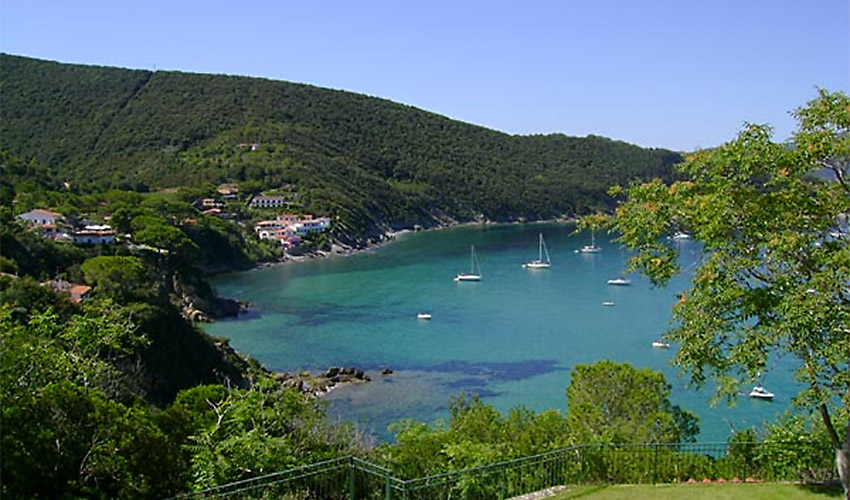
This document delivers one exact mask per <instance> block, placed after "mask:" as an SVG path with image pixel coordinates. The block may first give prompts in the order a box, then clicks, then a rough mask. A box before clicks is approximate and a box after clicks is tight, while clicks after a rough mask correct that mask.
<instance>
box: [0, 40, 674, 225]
mask: <svg viewBox="0 0 850 500" xmlns="http://www.w3.org/2000/svg"><path fill="white" fill-rule="evenodd" d="M0 93H2V120H0V134H2V139H3V140H2V149H3V152H4V153H5V154H7V155H13V156H16V157H19V158H21V159H23V160H25V161H35V163H37V164H40V165H41V166H42V167H44V168H46V171H47V172H49V173H50V175H51V176H52V177H53V178H54V180H56V181H62V182H69V183H70V184H71V185H72V186H74V189H77V190H81V191H89V190H91V189H93V187H95V186H96V187H97V188H104V187H116V188H124V189H134V190H138V191H146V190H155V189H160V188H165V187H174V186H181V185H198V184H199V183H201V182H210V183H214V184H217V183H222V182H241V183H245V184H246V185H248V186H252V187H254V188H255V189H257V190H260V189H264V190H268V189H275V188H281V187H283V186H285V187H287V188H288V189H291V190H295V191H297V192H298V193H299V196H300V198H301V201H302V203H303V204H304V206H305V207H307V208H309V209H311V210H313V211H316V212H319V213H322V214H324V215H330V216H338V217H339V220H340V221H341V224H340V225H339V226H340V227H338V228H337V231H341V232H342V233H346V234H347V235H348V236H353V235H358V234H359V235H363V234H367V233H370V232H373V233H374V231H375V230H380V229H383V228H387V227H402V226H409V225H411V224H413V223H421V224H425V225H430V224H433V223H435V222H437V221H445V220H452V219H454V220H469V219H474V218H484V219H491V220H510V219H518V218H523V217H524V218H530V219H538V218H549V217H554V216H561V215H572V214H575V213H585V212H588V211H592V210H597V209H600V208H604V207H606V206H609V205H610V203H611V200H610V199H608V197H607V195H606V194H605V192H606V190H607V188H608V187H609V186H611V185H612V184H615V183H624V182H626V181H628V180H629V179H632V178H635V177H640V178H648V177H656V176H662V177H667V176H669V175H670V172H671V165H672V164H674V163H676V162H678V161H679V160H680V159H681V158H680V156H679V155H678V154H677V153H674V152H671V151H667V150H661V149H644V148H640V147H638V146H634V145H630V144H626V143H623V142H618V141H613V140H610V139H606V138H602V137H596V136H589V137H586V138H575V137H567V136H564V135H546V136H513V135H509V134H505V133H501V132H497V131H493V130H489V129H486V128H483V127H478V126H474V125H470V124H466V123H462V122H459V121H455V120H451V119H448V118H446V117H443V116H439V115H436V114H434V113H429V112H427V111H423V110H420V109H416V108H413V107H410V106H405V105H401V104H397V103H393V102H390V101H387V100H383V99H379V98H374V97H367V96H364V95H359V94H354V93H350V92H343V91H336V90H329V89H323V88H318V87H313V86H309V85H302V84H293V83H287V82H282V81H271V80H265V79H258V78H248V77H234V76H223V75H203V74H189V73H180V72H173V71H156V72H152V71H142V70H126V69H117V68H106V67H94V66H81V65H71V64H61V63H55V62H47V61H42V60H36V59H30V58H24V57H19V56H12V55H6V54H4V55H2V59H0ZM246 145H247V146H246ZM251 145H256V146H254V147H251ZM339 236H344V234H340V235H339Z"/></svg>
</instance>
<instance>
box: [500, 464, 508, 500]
mask: <svg viewBox="0 0 850 500" xmlns="http://www.w3.org/2000/svg"><path fill="white" fill-rule="evenodd" d="M500 498H501V499H502V500H505V499H506V498H508V471H507V470H506V469H505V467H504V466H503V467H502V496H501V497H500Z"/></svg>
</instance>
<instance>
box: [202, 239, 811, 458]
mask: <svg viewBox="0 0 850 500" xmlns="http://www.w3.org/2000/svg"><path fill="white" fill-rule="evenodd" d="M573 229H574V227H573V226H572V225H568V224H529V225H488V226H466V227H458V228H453V229H447V230H441V231H428V232H419V233H408V234H404V235H401V236H400V237H399V238H398V239H397V241H396V242H394V243H392V244H389V245H386V246H383V247H381V248H377V249H373V250H370V251H367V252H363V253H360V254H357V255H352V256H340V257H332V258H328V259H323V260H313V261H308V262H301V263H291V264H285V265H281V266H276V267H270V268H262V269H255V270H252V271H248V272H244V273H235V274H229V275H224V276H219V277H216V279H215V280H213V284H214V286H215V287H216V289H217V291H218V292H219V293H220V294H221V295H223V296H226V297H230V298H235V299H239V300H245V301H248V302H250V303H251V304H253V305H254V310H253V311H252V312H251V313H249V314H247V315H243V316H241V317H240V318H239V319H234V320H225V321H219V322H216V323H213V324H210V325H208V326H207V328H206V329H207V331H208V332H209V333H211V334H213V335H217V336H221V337H226V338H229V339H230V343H231V345H232V346H233V347H234V348H235V349H237V350H238V351H240V352H243V353H245V354H248V355H250V356H252V357H254V358H256V359H258V360H259V361H260V362H262V363H263V364H264V365H265V366H267V367H268V368H270V369H272V370H279V371H297V370H302V369H306V370H312V371H323V370H325V369H327V368H328V367H330V366H356V367H359V368H361V369H365V370H367V372H368V373H369V374H370V375H371V376H372V378H373V381H372V382H370V383H368V384H363V385H357V386H349V387H344V388H340V389H337V390H335V391H333V392H331V393H330V394H328V395H327V396H325V399H326V400H327V401H328V402H329V410H330V412H331V414H332V415H333V416H334V418H337V419H340V420H353V421H355V422H357V423H358V425H360V426H361V427H362V428H364V429H365V430H366V431H368V432H372V433H374V434H376V435H378V436H379V437H380V438H383V439H386V438H387V437H388V436H389V434H388V433H387V430H386V428H387V425H388V424H389V423H391V422H394V421H397V420H399V419H402V418H412V419H416V420H422V421H433V420H435V419H437V418H444V417H445V416H446V415H447V407H448V401H449V399H450V398H451V397H452V396H455V395H457V394H458V393H459V392H460V391H465V392H466V393H468V394H471V393H477V394H479V395H480V396H482V397H483V398H484V400H485V401H486V402H487V403H490V404H492V405H494V406H495V407H496V408H497V409H499V410H500V411H503V412H506V411H508V410H509V409H510V408H512V407H514V406H518V405H522V406H525V407H527V408H530V409H532V410H535V411H543V410H548V409H552V408H555V409H559V410H561V411H562V412H563V411H566V387H567V385H568V384H569V375H570V370H571V369H572V367H573V366H575V365H576V364H578V363H592V362H594V361H598V360H602V359H611V360H615V361H628V362H630V363H632V364H633V365H635V366H637V367H649V368H652V369H655V370H659V371H661V372H663V373H664V374H665V376H666V377H667V380H668V382H669V383H671V384H672V386H673V390H672V395H671V399H672V401H673V403H674V404H678V405H680V406H682V407H683V408H685V409H688V410H690V411H692V412H694V413H696V414H697V415H698V416H699V417H700V426H701V435H700V438H699V439H700V440H701V441H724V440H725V439H726V438H727V437H728V436H729V434H730V429H732V428H735V429H741V428H744V427H747V426H753V425H758V424H759V423H761V422H762V421H764V420H772V419H774V418H775V417H776V415H777V414H779V413H781V412H783V411H784V410H786V409H788V408H790V397H791V395H792V394H794V393H796V387H797V386H796V384H795V383H794V382H793V379H792V376H791V369H792V367H791V365H790V362H785V363H782V362H780V363H779V364H778V365H777V367H776V368H775V369H774V370H773V371H771V372H770V373H767V374H765V376H764V379H763V383H764V385H765V386H766V387H767V388H768V389H770V390H772V391H773V392H775V393H776V394H777V397H776V398H775V399H774V400H773V401H761V400H752V399H750V398H747V397H741V398H739V399H738V404H737V406H735V407H733V408H728V407H726V406H725V405H724V404H721V405H718V406H717V407H710V406H709V399H710V398H711V395H712V394H711V390H710V389H709V388H705V389H702V390H696V389H693V388H689V387H688V383H687V379H685V378H680V377H679V376H678V371H677V369H676V368H675V367H672V366H671V365H670V364H669V360H670V359H671V357H672V355H673V353H674V351H675V348H676V346H675V345H673V346H672V347H671V349H669V350H665V349H656V348H653V347H652V345H651V344H652V341H653V340H655V339H657V338H658V337H659V336H660V335H661V333H663V332H664V331H665V330H666V329H667V328H668V326H669V322H670V318H671V313H670V309H671V307H672V305H673V304H674V303H675V301H676V293H677V292H678V291H681V290H683V289H685V287H686V285H687V280H688V279H689V273H685V275H683V276H681V277H677V278H676V280H674V281H673V282H672V283H671V284H670V285H669V286H668V287H666V288H664V289H658V288H653V287H651V286H650V284H649V281H648V280H647V279H646V278H644V277H642V276H638V275H632V276H629V278H630V279H631V280H632V285H631V286H627V287H615V286H610V285H607V284H606V280H608V279H609V278H611V277H615V276H618V275H620V274H621V273H622V270H623V268H624V267H625V261H626V259H627V258H628V254H626V253H625V252H623V251H621V250H619V249H618V248H617V247H616V244H614V243H611V242H610V241H609V240H608V239H607V237H605V236H600V235H597V238H596V242H597V244H598V245H600V246H602V247H603V250H602V252H600V253H597V254H581V253H576V252H575V250H576V249H578V248H580V247H581V246H582V245H585V244H588V243H589V242H590V241H589V240H590V235H589V234H580V235H575V234H573ZM541 232H542V233H543V235H544V237H545V241H546V245H547V247H548V249H549V253H550V255H551V258H552V267H551V268H549V269H542V270H532V269H524V268H523V267H522V264H523V263H524V262H527V261H529V260H532V259H535V258H536V257H537V251H538V246H537V241H538V234H539V233H541ZM679 244H680V245H681V250H682V263H683V266H684V267H685V269H686V270H689V269H691V268H692V265H693V263H694V262H696V261H697V259H699V246H698V245H697V244H695V243H693V242H689V241H684V242H681V243H679ZM471 245H475V248H476V254H477V256H478V260H479V262H480V265H481V271H482V274H483V279H482V281H480V282H463V283H456V282H454V281H453V278H454V276H455V274H457V273H458V272H460V271H466V270H468V269H469V260H470V258H469V256H470V246H471ZM603 302H613V303H614V305H613V306H604V305H603ZM419 312H428V313H430V314H431V315H432V319H431V320H430V321H426V320H419V319H417V317H416V315H417V313H419ZM385 367H387V368H391V369H392V370H394V374H392V375H390V376H382V375H381V374H380V370H381V369H382V368H385Z"/></svg>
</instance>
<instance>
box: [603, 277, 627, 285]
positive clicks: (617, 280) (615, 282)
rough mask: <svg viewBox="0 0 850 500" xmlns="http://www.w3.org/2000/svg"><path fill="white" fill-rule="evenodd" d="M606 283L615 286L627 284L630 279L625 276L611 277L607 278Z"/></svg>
mask: <svg viewBox="0 0 850 500" xmlns="http://www.w3.org/2000/svg"><path fill="white" fill-rule="evenodd" d="M608 284H609V285H615V286H629V285H631V284H632V281H631V280H629V279H626V278H611V279H610V280H608Z"/></svg>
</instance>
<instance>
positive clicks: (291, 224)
mask: <svg viewBox="0 0 850 500" xmlns="http://www.w3.org/2000/svg"><path fill="white" fill-rule="evenodd" d="M330 226H331V221H330V219H328V218H327V217H314V216H312V215H297V214H280V215H278V216H277V217H275V218H274V219H271V220H261V221H259V222H257V223H256V224H254V232H256V233H257V236H259V237H260V238H261V239H266V240H275V241H277V242H279V243H280V244H281V245H282V246H283V248H284V249H289V248H292V247H294V246H297V245H298V244H299V243H301V238H303V237H304V236H306V235H308V234H310V233H321V232H324V231H327V230H328V228H329V227H330Z"/></svg>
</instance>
